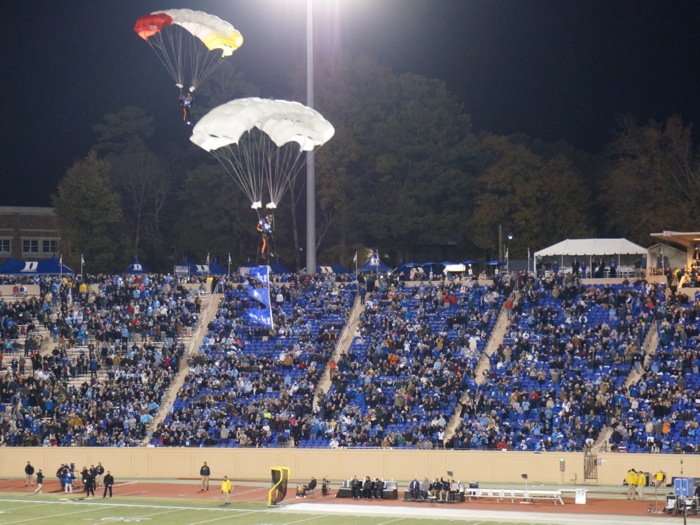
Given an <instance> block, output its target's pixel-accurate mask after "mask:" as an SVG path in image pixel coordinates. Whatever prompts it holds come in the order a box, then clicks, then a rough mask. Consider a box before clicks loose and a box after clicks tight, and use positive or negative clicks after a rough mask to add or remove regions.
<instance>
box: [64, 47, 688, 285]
mask: <svg viewBox="0 0 700 525" xmlns="http://www.w3.org/2000/svg"><path fill="white" fill-rule="evenodd" d="M290 85H291V86H292V87H291V88H290V95H289V98H290V99H296V100H303V99H304V97H303V95H301V94H299V95H295V92H296V93H302V92H303V91H302V90H301V89H295V88H294V87H293V86H301V85H302V82H301V80H300V79H299V78H296V77H293V78H292V79H291V82H290ZM255 94H257V92H256V89H255V87H254V86H251V85H249V84H247V83H246V82H245V80H244V79H243V78H242V77H241V76H240V75H239V74H237V73H236V72H234V71H233V70H231V69H222V70H220V72H219V74H218V76H216V77H215V78H212V79H211V80H210V81H209V84H208V86H206V88H205V87H204V86H203V88H202V90H201V92H198V97H197V98H198V100H197V102H198V105H197V106H196V108H195V117H196V114H197V113H199V114H200V115H201V114H203V113H204V112H206V111H207V109H208V108H211V107H213V106H215V105H218V104H221V103H223V102H225V101H227V100H230V99H233V98H238V97H241V96H249V95H255ZM315 106H316V109H318V110H319V111H320V112H321V113H322V114H323V115H324V116H325V117H326V118H327V119H328V120H329V121H330V122H331V123H333V125H334V126H335V128H336V133H335V136H334V137H333V139H331V141H329V142H328V143H327V144H326V145H325V146H323V147H322V148H321V149H319V150H318V151H317V154H316V174H317V183H316V184H317V195H316V196H317V199H316V201H317V202H316V206H317V212H316V217H317V242H318V247H317V249H318V261H319V264H331V263H333V262H337V261H340V262H343V263H344V264H346V265H348V266H349V265H351V264H352V263H351V260H352V258H353V255H354V254H355V252H356V251H358V250H359V251H360V253H361V254H362V253H363V252H362V251H361V250H362V249H363V248H365V247H369V248H376V249H378V250H379V252H380V254H381V255H382V257H383V258H386V259H387V261H386V262H388V263H389V264H397V263H400V262H402V261H404V262H407V261H411V260H417V261H422V260H428V259H436V260H443V259H456V260H460V259H464V258H476V259H480V258H481V259H484V258H492V257H496V256H497V255H498V253H499V250H498V233H497V232H498V228H499V225H500V226H502V228H503V229H504V230H505V231H507V232H508V233H509V234H511V235H512V236H513V240H512V241H511V242H510V244H509V250H510V257H511V258H524V257H526V254H527V251H528V249H531V250H532V251H534V250H536V249H539V248H541V247H543V246H547V245H549V244H552V243H554V242H557V241H559V240H562V239H565V238H576V237H589V236H601V237H603V236H610V237H627V238H629V239H630V240H632V241H635V242H637V243H639V244H642V245H648V244H649V243H650V238H649V233H650V232H655V231H661V230H668V229H675V230H693V229H695V228H696V227H695V225H694V219H695V217H696V216H697V214H698V211H700V210H699V208H700V162H699V154H698V147H697V145H696V143H695V142H694V140H693V136H692V131H691V128H690V126H689V125H687V124H685V123H684V122H683V120H682V118H681V117H679V116H670V117H669V118H668V119H667V120H666V121H665V122H649V123H641V124H640V123H638V122H635V120H634V119H633V118H632V117H629V116H628V117H624V118H621V119H620V123H619V126H618V129H617V131H616V133H615V135H614V136H613V137H612V139H611V141H610V143H609V144H608V146H607V147H606V149H605V151H603V152H602V153H600V154H597V155H591V154H588V153H585V152H582V151H577V150H575V149H574V148H573V147H571V146H570V145H568V144H566V143H563V142H561V143H554V144H552V143H543V142H542V141H540V140H538V139H536V138H531V137H527V136H522V135H514V136H498V135H495V134H493V133H489V132H487V131H483V132H480V133H475V132H474V131H473V129H472V123H471V119H470V116H469V113H468V108H465V107H464V106H463V105H462V104H461V103H460V102H459V101H458V100H457V99H456V97H455V96H454V95H453V94H452V93H450V92H449V90H448V89H447V87H446V86H445V84H444V82H442V81H440V80H436V79H428V78H425V77H422V76H419V75H414V74H403V75H396V74H394V73H393V72H392V71H391V70H390V69H389V68H387V67H385V66H383V65H382V64H379V63H377V62H376V61H374V60H372V59H370V58H367V57H360V58H349V57H343V58H342V59H336V60H335V61H334V62H332V63H330V62H329V63H323V64H319V65H318V66H317V76H316V105H315ZM94 129H95V133H96V142H95V145H94V149H93V151H92V152H90V153H89V154H88V155H87V156H86V158H85V159H83V160H81V161H79V162H77V163H76V164H75V165H74V166H73V167H71V168H70V169H69V170H68V172H67V174H66V176H65V178H64V179H63V180H62V181H61V183H60V184H59V187H58V188H57V192H56V194H55V195H54V197H53V202H54V205H55V207H56V210H57V214H58V216H59V222H60V226H61V229H62V239H63V251H64V254H65V255H64V257H67V259H66V260H67V262H70V263H73V264H79V257H80V254H81V253H82V254H85V255H86V259H87V260H88V261H89V267H88V268H89V269H90V271H91V272H98V271H119V270H121V269H123V268H124V267H125V265H126V264H128V262H129V261H130V260H131V259H132V258H133V256H134V255H138V257H139V259H140V260H141V261H142V262H144V263H145V264H147V265H148V266H151V267H152V268H153V269H155V270H162V271H169V270H171V269H172V266H173V265H174V264H176V263H177V262H178V261H181V260H183V259H184V258H189V259H190V260H191V261H195V262H203V261H204V259H205V257H206V255H207V254H211V256H212V257H218V258H219V260H220V262H221V263H222V264H223V265H224V266H225V265H226V262H227V257H228V254H231V258H232V261H233V267H234V268H236V267H237V266H238V265H241V264H243V263H245V262H246V261H248V260H250V259H252V260H254V259H255V255H256V251H257V245H258V235H257V233H256V231H255V226H256V220H257V218H256V216H255V213H254V212H253V211H252V210H251V209H250V206H249V203H248V202H247V200H246V199H245V197H244V196H243V194H242V193H241V191H240V190H239V189H238V188H237V187H236V185H235V184H234V183H233V181H232V180H231V179H230V178H229V176H228V175H226V173H225V172H224V170H223V169H222V168H221V167H220V166H219V165H218V163H217V162H216V161H215V160H213V158H211V157H210V156H209V155H208V154H206V153H205V152H203V151H202V150H199V149H198V148H197V147H196V146H194V145H192V144H191V143H190V142H189V141H188V140H187V135H184V134H183V136H182V137H181V140H172V139H168V140H163V139H162V137H161V135H160V131H161V128H159V123H158V122H156V121H155V118H154V117H152V116H150V115H149V113H148V112H147V111H146V110H144V109H141V108H137V107H126V108H123V109H122V110H119V111H117V112H115V113H110V114H107V115H105V117H104V119H103V121H102V122H100V123H98V124H96V125H95V127H94ZM304 184H305V180H304V177H303V176H301V177H299V178H298V179H297V180H296V181H295V184H294V186H293V188H292V190H291V191H290V192H289V193H288V194H287V195H286V196H285V200H284V202H283V203H281V205H280V207H279V210H278V212H277V220H276V222H277V230H276V242H277V251H278V253H279V257H280V261H281V262H283V263H285V264H286V265H287V266H289V267H291V268H293V269H295V268H298V267H299V265H300V264H303V261H304V259H305V258H304V257H303V256H302V255H301V252H302V250H303V248H304V239H303V236H304V232H305V217H306V210H305V205H306V203H305V198H304V196H305V187H304Z"/></svg>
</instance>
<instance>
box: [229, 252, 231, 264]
mask: <svg viewBox="0 0 700 525" xmlns="http://www.w3.org/2000/svg"><path fill="white" fill-rule="evenodd" d="M228 263H229V264H231V254H230V253H229V254H228Z"/></svg>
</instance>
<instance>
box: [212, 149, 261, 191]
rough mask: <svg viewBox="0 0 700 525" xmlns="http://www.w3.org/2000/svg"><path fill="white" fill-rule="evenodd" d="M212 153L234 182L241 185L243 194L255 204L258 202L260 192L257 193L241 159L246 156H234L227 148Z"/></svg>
mask: <svg viewBox="0 0 700 525" xmlns="http://www.w3.org/2000/svg"><path fill="white" fill-rule="evenodd" d="M211 153H212V155H214V156H215V157H216V158H217V160H218V161H219V162H220V163H221V165H222V166H223V167H224V169H225V170H226V172H227V173H228V174H229V176H230V177H231V178H232V179H233V181H234V182H236V183H237V184H238V185H239V187H240V188H241V190H243V193H244V194H245V196H246V197H248V199H249V200H250V202H251V203H253V202H255V201H256V200H257V194H258V192H257V191H256V188H255V185H254V181H252V180H251V177H249V176H248V171H247V170H246V168H245V166H244V164H243V162H242V159H241V158H240V157H243V158H245V155H240V157H239V156H237V155H235V154H232V151H231V150H228V149H226V148H222V149H220V150H212V151H211Z"/></svg>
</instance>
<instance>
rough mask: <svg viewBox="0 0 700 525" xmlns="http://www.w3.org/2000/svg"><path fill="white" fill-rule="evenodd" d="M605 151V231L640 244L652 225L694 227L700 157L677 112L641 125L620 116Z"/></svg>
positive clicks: (699, 203)
mask: <svg viewBox="0 0 700 525" xmlns="http://www.w3.org/2000/svg"><path fill="white" fill-rule="evenodd" d="M608 153H609V155H608V158H609V160H610V166H611V167H610V171H609V173H608V177H607V178H606V180H605V186H604V187H603V188H602V189H601V195H602V200H603V202H604V204H605V208H606V209H607V213H606V217H607V220H608V224H609V231H611V232H616V233H617V234H618V235H621V236H625V237H629V238H630V239H632V240H634V241H636V242H639V243H642V244H643V243H645V241H647V240H648V238H649V233H650V232H653V231H662V230H681V231H682V230H689V231H692V230H694V229H695V228H696V223H697V217H698V214H699V213H700V158H699V155H698V149H697V147H696V146H695V144H694V143H693V139H692V133H691V129H690V127H688V126H685V125H684V123H683V121H682V119H681V118H680V117H678V116H674V117H671V118H669V119H667V120H666V121H665V122H664V123H659V122H655V121H651V122H649V123H648V124H646V125H644V126H640V125H638V124H637V123H636V122H635V121H634V120H633V119H632V118H631V117H629V116H628V117H624V118H622V119H621V120H620V123H619V131H618V133H617V135H616V137H615V139H614V140H613V141H612V143H611V144H610V146H609V148H608Z"/></svg>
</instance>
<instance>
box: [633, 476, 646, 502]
mask: <svg viewBox="0 0 700 525" xmlns="http://www.w3.org/2000/svg"><path fill="white" fill-rule="evenodd" d="M646 486H647V477H646V475H645V474H644V472H642V471H641V470H640V471H639V472H638V473H637V493H636V494H635V497H639V499H644V487H646Z"/></svg>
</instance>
